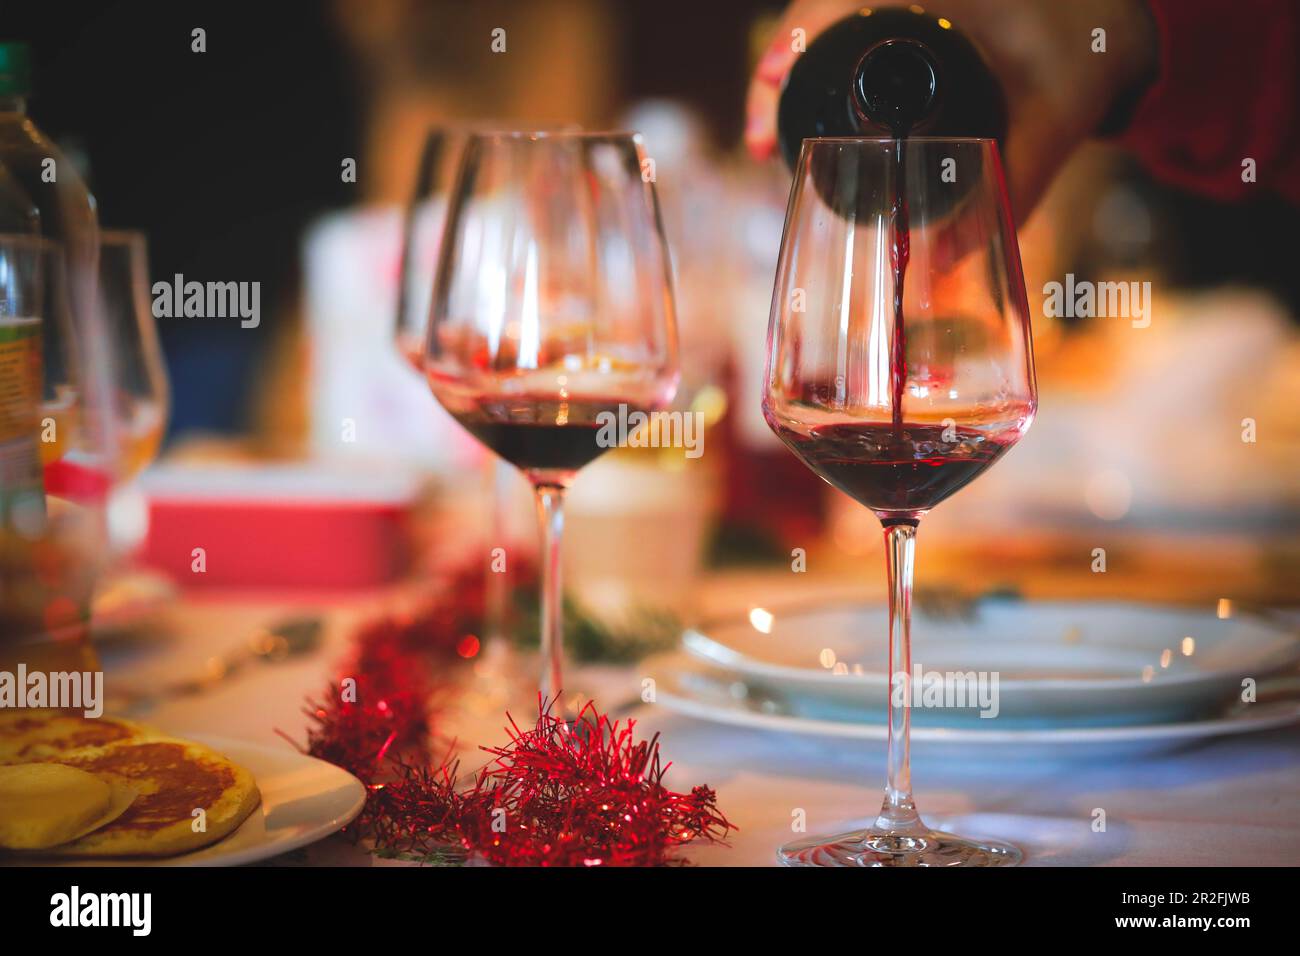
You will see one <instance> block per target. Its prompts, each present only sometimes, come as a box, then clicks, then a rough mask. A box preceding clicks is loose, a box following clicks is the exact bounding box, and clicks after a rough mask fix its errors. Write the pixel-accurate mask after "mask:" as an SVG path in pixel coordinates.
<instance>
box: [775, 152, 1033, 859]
mask: <svg viewBox="0 0 1300 956" xmlns="http://www.w3.org/2000/svg"><path fill="white" fill-rule="evenodd" d="M1036 407H1037V395H1036V387H1035V384H1034V362H1033V347H1032V341H1031V337H1030V326H1029V308H1028V305H1027V303H1026V299H1025V288H1024V277H1023V276H1022V274H1021V269H1020V253H1019V248H1018V246H1017V244H1016V234H1015V230H1014V228H1013V226H1012V220H1011V217H1010V214H1009V209H1008V201H1007V193H1006V184H1005V182H1004V180H1003V174H1002V165H1001V159H1000V157H999V154H998V147H997V143H996V142H995V141H994V140H988V139H938V138H936V139H929V138H913V139H907V140H896V139H866V138H821V139H807V140H804V143H803V149H802V152H801V154H800V157H799V163H798V168H797V170H796V173H795V181H794V186H793V189H792V192H791V196H790V204H789V207H788V209H787V213H786V222H785V233H784V235H783V238H782V241H781V254H780V259H779V263H778V266H777V276H776V283H775V288H774V290H773V293H772V312H771V320H770V325H769V329H768V356H767V370H766V375H765V390H764V395H763V414H764V417H765V418H766V419H767V423H768V425H769V427H771V428H772V430H773V431H774V432H776V434H777V435H778V436H779V437H780V438H781V440H782V441H783V442H784V443H785V444H786V445H787V446H788V447H789V448H790V450H791V451H793V452H794V453H795V455H796V456H797V457H798V458H800V459H801V460H802V461H803V462H804V464H806V465H807V466H808V467H809V468H811V469H812V470H813V471H814V472H815V473H817V474H818V475H820V476H821V477H822V478H823V479H825V480H826V481H827V482H828V483H829V484H830V485H832V486H833V487H835V488H838V489H839V490H840V491H842V492H844V493H845V494H847V495H849V496H850V497H852V498H853V499H855V500H856V501H858V502H859V503H861V504H863V505H865V506H866V507H868V508H870V509H871V510H872V511H873V512H874V513H875V514H876V516H877V517H878V518H879V519H880V522H881V524H882V525H883V527H884V538H885V563H886V570H887V572H888V584H889V673H890V709H889V751H888V753H889V756H888V780H887V783H886V787H885V799H884V803H883V806H882V808H881V810H880V814H879V815H878V816H877V817H876V820H875V822H874V824H872V825H871V826H870V827H869V828H867V829H866V830H862V831H858V832H852V833H845V834H842V835H838V836H830V837H825V836H823V837H816V838H813V839H806V840H802V841H799V842H796V843H791V844H789V845H787V846H785V847H782V848H781V850H780V853H779V857H780V859H781V861H782V862H784V863H786V864H787V865H794V866H954V865H985V866H988V865H1003V864H1008V863H1015V862H1018V861H1019V859H1020V851H1019V850H1017V849H1016V848H1014V847H1012V846H1009V845H1007V844H1002V843H996V842H989V841H981V840H973V839H967V838H963V837H960V836H955V835H953V834H949V833H942V832H938V831H935V830H931V829H930V828H929V827H927V826H926V825H925V824H924V823H923V822H922V820H921V817H920V816H919V814H918V813H917V811H916V807H915V805H914V804H913V801H912V787H911V768H910V759H909V750H908V730H909V723H910V701H911V695H912V684H911V669H912V667H911V647H910V625H911V620H910V616H911V606H912V567H913V554H914V547H915V538H916V529H917V524H918V522H919V521H920V519H921V517H922V516H923V515H924V514H926V512H928V511H929V510H930V509H931V508H933V507H934V506H935V505H937V504H939V502H941V501H943V500H944V499H945V498H947V497H949V496H950V495H952V494H953V493H954V492H956V491H957V490H958V489H960V488H962V487H963V486H964V485H966V484H968V483H969V482H971V481H972V480H974V479H975V478H976V477H977V476H978V475H979V474H981V473H982V472H983V471H984V470H985V469H986V468H988V467H989V466H990V465H992V464H993V462H995V461H996V460H997V459H998V458H1000V457H1001V456H1002V455H1003V454H1004V453H1005V452H1006V451H1007V449H1009V448H1010V447H1011V446H1012V445H1013V444H1015V442H1016V441H1017V440H1019V438H1020V437H1021V436H1022V435H1023V434H1024V433H1025V431H1026V430H1027V429H1028V428H1029V425H1030V422H1031V421H1032V420H1033V416H1034V411H1035V409H1036Z"/></svg>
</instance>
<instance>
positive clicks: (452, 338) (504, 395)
mask: <svg viewBox="0 0 1300 956" xmlns="http://www.w3.org/2000/svg"><path fill="white" fill-rule="evenodd" d="M645 168H646V163H645V156H644V152H643V148H642V143H641V139H640V137H639V136H638V135H636V134H632V133H583V132H573V131H559V132H556V131H544V132H518V131H507V132H481V133H475V134H473V135H471V136H470V137H469V139H468V141H467V142H466V144H465V147H464V150H463V152H462V156H461V163H460V168H459V171H458V175H457V179H456V184H455V186H454V188H453V190H452V197H451V203H450V206H449V209H448V213H447V223H446V227H445V231H444V234H443V243H442V248H441V251H440V255H439V261H438V268H437V272H436V275H435V278H434V284H433V300H432V307H431V311H430V319H429V333H428V336H427V340H426V347H425V363H424V372H425V375H426V377H427V379H428V381H429V386H430V388H431V389H432V390H433V394H434V395H435V396H436V397H437V399H438V401H439V402H440V403H441V404H442V405H443V407H444V408H446V409H447V411H448V412H449V413H450V414H451V415H452V417H454V418H455V419H456V420H457V421H458V422H460V424H461V425H462V426H464V427H465V428H466V429H467V430H468V431H469V432H470V433H471V434H473V435H474V436H475V437H476V438H477V439H478V440H479V441H481V442H482V443H483V444H484V445H486V446H487V447H488V448H490V449H491V450H492V451H494V452H495V453H496V454H497V455H499V456H500V457H501V458H503V459H505V460H506V461H508V462H510V463H511V464H513V465H514V466H515V467H517V468H519V469H520V470H521V471H522V472H523V473H524V475H525V476H526V477H527V478H528V479H529V480H530V481H531V482H532V484H533V487H534V489H535V492H536V499H537V513H538V520H539V523H540V525H541V535H542V602H541V604H542V615H541V659H542V677H541V690H542V695H543V697H544V698H546V699H548V700H554V699H555V698H556V697H557V696H558V695H559V693H560V692H561V690H562V689H563V679H562V658H563V650H562V637H561V585H560V540H561V533H562V529H563V526H564V518H563V499H564V493H565V489H566V488H568V486H569V484H570V483H571V482H572V480H573V478H574V476H575V474H576V473H577V471H578V470H579V469H580V468H582V467H583V466H584V465H586V464H587V463H588V462H590V461H592V460H593V459H595V458H596V457H597V456H598V455H600V454H601V453H602V452H604V451H606V450H608V448H610V447H613V445H615V444H617V440H616V438H615V437H614V432H616V431H617V432H618V433H619V434H620V435H623V436H625V435H626V430H625V429H620V428H617V427H615V428H613V429H611V428H610V427H609V426H610V425H611V424H614V423H617V422H632V421H636V420H637V418H636V417H635V414H636V413H637V412H640V413H642V414H644V413H647V412H649V411H652V410H654V409H657V408H660V407H662V406H663V405H665V404H667V403H668V402H669V401H671V399H672V397H673V395H674V393H675V392H676V388H677V379H678V372H677V332H676V325H675V317H674V309H673V293H672V282H671V278H670V274H669V259H668V251H667V247H666V244H665V241H664V237H663V229H662V226H661V223H660V217H659V206H658V200H657V199H656V196H655V190H654V184H653V182H652V179H653V177H652V176H646V175H644V174H643V169H645Z"/></svg>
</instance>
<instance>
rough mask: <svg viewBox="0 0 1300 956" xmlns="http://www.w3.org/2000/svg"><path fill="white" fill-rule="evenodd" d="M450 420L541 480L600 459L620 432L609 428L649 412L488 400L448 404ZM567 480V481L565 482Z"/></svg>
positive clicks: (594, 404)
mask: <svg viewBox="0 0 1300 956" xmlns="http://www.w3.org/2000/svg"><path fill="white" fill-rule="evenodd" d="M448 410H449V411H451V414H452V417H454V418H455V419H456V421H458V422H460V424H461V425H462V426H463V427H464V428H465V429H466V430H467V431H469V433H470V434H472V435H473V436H474V437H475V438H477V439H478V440H479V441H481V442H482V443H483V444H484V445H486V446H487V447H488V448H490V449H492V451H494V452H496V453H497V454H498V455H499V456H501V457H502V458H504V459H505V460H506V461H508V462H510V464H512V465H514V466H515V467H516V468H518V469H519V470H520V471H523V472H525V473H526V474H528V475H529V477H532V478H534V479H535V480H537V479H538V478H541V479H545V478H546V476H548V475H550V476H552V478H554V479H555V480H557V481H558V480H559V479H560V478H565V477H566V476H567V478H572V476H573V474H574V473H575V472H577V471H579V470H580V469H582V468H583V467H584V466H586V465H588V464H590V463H591V462H592V461H594V460H595V459H596V458H598V457H600V456H601V455H602V454H604V453H605V452H606V451H608V450H609V449H610V448H611V447H614V443H613V442H611V441H610V436H611V435H613V437H614V438H615V440H616V439H617V432H616V431H611V430H610V429H609V428H608V427H607V423H608V422H610V421H613V422H615V423H616V422H617V421H618V420H619V416H620V414H621V415H622V416H624V420H627V419H628V418H630V417H631V416H632V415H633V414H634V413H636V412H644V411H645V409H642V408H638V407H637V406H636V405H633V404H629V403H627V402H619V401H618V400H617V399H598V398H597V399H593V398H574V399H566V400H561V399H557V398H556V397H555V396H554V395H519V396H513V395H510V396H505V395H485V396H482V397H480V398H477V399H475V400H473V401H471V402H457V403H456V404H455V405H451V404H449V405H448ZM566 480H567V479H566Z"/></svg>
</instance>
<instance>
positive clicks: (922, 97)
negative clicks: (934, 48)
mask: <svg viewBox="0 0 1300 956" xmlns="http://www.w3.org/2000/svg"><path fill="white" fill-rule="evenodd" d="M939 73H940V70H939V64H938V62H937V61H936V60H935V57H934V54H933V53H931V52H930V48H929V47H927V46H926V45H925V44H924V43H921V42H920V41H918V40H913V39H910V38H907V37H897V38H892V39H888V40H881V41H880V42H879V43H876V44H874V45H872V46H871V47H870V48H869V49H868V50H867V51H866V52H865V53H863V54H862V58H861V59H860V60H858V64H857V66H856V67H854V71H853V84H852V87H851V90H852V97H853V108H854V110H855V111H856V112H857V114H858V116H859V118H860V119H862V120H864V121H866V122H869V123H873V124H874V125H876V126H883V127H884V128H886V129H889V130H891V131H893V132H895V133H900V134H901V133H905V132H907V131H909V130H911V129H915V128H916V127H917V126H918V125H920V124H921V123H923V122H924V120H925V119H926V117H927V116H929V115H930V114H931V113H932V112H933V110H934V107H935V103H936V101H937V100H938V96H939Z"/></svg>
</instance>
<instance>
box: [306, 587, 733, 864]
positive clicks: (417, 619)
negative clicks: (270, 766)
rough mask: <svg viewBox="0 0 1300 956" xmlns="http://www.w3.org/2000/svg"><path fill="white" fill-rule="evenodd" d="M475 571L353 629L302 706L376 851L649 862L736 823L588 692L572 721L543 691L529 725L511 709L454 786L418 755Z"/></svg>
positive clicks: (669, 857) (466, 626)
mask: <svg viewBox="0 0 1300 956" xmlns="http://www.w3.org/2000/svg"><path fill="white" fill-rule="evenodd" d="M483 583H484V575H483V573H482V571H481V570H480V569H479V568H477V567H468V568H464V569H462V570H460V571H459V572H457V573H456V574H455V575H454V576H453V579H452V580H451V581H450V582H449V585H448V587H447V588H446V593H447V594H448V595H449V597H448V598H447V599H446V600H444V601H442V602H440V603H439V604H437V605H436V606H434V607H431V608H429V609H427V610H425V611H423V612H421V613H420V614H418V615H415V616H411V617H403V618H385V619H382V620H378V621H375V622H372V623H370V624H368V625H366V626H365V627H363V628H361V629H360V631H359V632H358V633H357V635H356V638H355V641H356V651H355V657H354V659H353V661H352V662H351V664H350V666H349V667H348V668H346V669H345V672H344V676H343V677H342V678H341V680H340V682H339V683H336V684H333V685H331V686H330V687H329V689H328V690H327V692H326V693H325V694H324V695H323V696H322V699H321V701H320V702H317V703H314V704H313V705H312V706H311V708H310V709H309V710H308V711H307V712H306V713H307V714H308V715H309V717H310V718H311V721H312V726H311V727H310V728H309V730H308V734H307V747H306V752H307V753H310V754H312V755H313V756H316V757H320V758H321V759H322V760H327V761H329V762H330V763H333V764H337V765H338V766H340V767H343V768H344V769H345V770H348V771H350V772H351V773H353V774H355V775H356V776H357V777H358V778H359V779H360V780H361V781H362V783H364V784H365V785H366V789H367V790H368V792H369V796H368V798H367V800H366V807H365V810H364V811H363V813H362V815H361V817H360V818H358V820H357V822H356V824H354V828H355V830H356V832H357V833H359V834H360V835H363V836H366V837H369V838H371V839H372V840H374V842H375V846H376V849H377V850H378V851H380V852H383V853H388V854H401V855H407V856H413V857H417V858H422V859H437V858H452V859H456V858H461V857H464V856H466V855H470V856H473V857H475V858H477V859H481V860H485V861H487V862H489V863H493V864H496V865H502V866H658V865H665V864H673V863H680V862H682V861H681V860H680V859H678V858H677V857H675V856H674V852H675V851H676V850H677V849H678V848H679V847H681V846H682V845H683V844H685V843H689V842H691V841H695V840H702V841H705V842H719V841H721V840H723V839H724V838H725V837H726V835H727V833H728V832H729V831H730V830H733V829H735V826H734V825H733V824H732V823H730V822H729V821H728V820H727V818H726V817H725V816H723V815H722V813H721V811H719V810H718V807H717V796H716V794H715V793H714V791H713V790H712V789H710V788H709V787H704V786H700V787H695V788H693V789H692V790H691V792H690V793H686V794H683V793H674V792H673V791H671V790H668V789H667V788H666V787H664V786H663V783H662V780H663V776H664V773H665V772H666V771H667V765H663V764H661V762H660V757H659V738H658V735H655V737H654V738H652V739H651V740H649V741H639V742H638V741H637V740H636V739H635V737H634V735H633V728H634V727H635V721H631V720H629V721H628V722H627V723H626V724H625V725H622V724H620V723H619V722H618V721H611V720H610V719H609V717H608V716H606V715H605V714H602V713H601V712H600V711H599V710H598V709H597V708H596V706H595V704H594V703H588V704H587V705H586V706H585V707H584V708H583V710H582V711H581V713H580V714H579V715H578V717H577V719H575V720H571V721H566V720H563V719H561V718H559V717H556V716H554V715H552V714H551V712H550V706H549V702H546V701H541V702H539V707H538V716H537V721H536V724H535V725H534V726H532V727H530V728H528V729H522V728H520V727H519V726H518V725H517V724H516V723H515V722H514V720H513V718H511V717H510V715H509V714H507V715H506V717H507V720H508V721H509V727H508V728H507V732H508V734H509V737H510V742H509V743H507V744H506V745H504V746H502V747H481V748H480V749H481V750H484V751H486V752H487V753H488V754H490V755H492V758H493V759H492V760H490V761H489V762H488V764H487V765H486V766H484V767H483V768H482V769H481V770H480V771H479V772H478V773H477V774H476V775H475V776H474V778H473V782H472V783H471V784H469V785H468V786H466V787H464V788H458V787H457V776H458V771H459V764H458V763H457V762H455V761H452V760H451V759H450V758H446V759H444V760H442V761H441V762H438V763H434V764H429V763H427V762H426V760H425V759H424V757H425V755H427V753H428V750H429V747H430V745H431V742H432V741H433V740H434V739H435V736H436V735H435V718H436V715H437V711H438V708H439V707H440V706H441V705H443V704H444V703H445V697H446V696H447V692H448V691H449V689H450V686H451V681H450V680H448V679H447V673H448V670H449V667H450V665H452V664H453V663H454V662H455V661H457V660H463V659H464V658H467V657H472V656H474V654H475V653H477V650H478V640H477V638H476V637H475V636H474V635H475V633H476V631H477V629H478V626H479V624H480V621H481V610H482V606H483V591H484V587H483Z"/></svg>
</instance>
